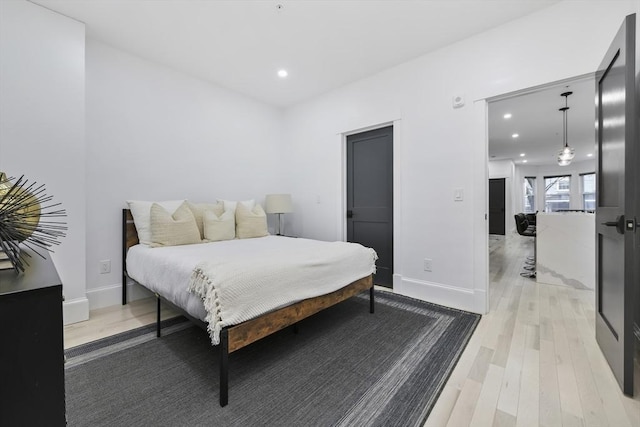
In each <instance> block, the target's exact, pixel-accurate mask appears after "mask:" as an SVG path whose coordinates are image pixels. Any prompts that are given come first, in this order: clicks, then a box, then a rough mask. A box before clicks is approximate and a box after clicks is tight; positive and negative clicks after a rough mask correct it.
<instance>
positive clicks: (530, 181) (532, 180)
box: [522, 176, 536, 213]
mask: <svg viewBox="0 0 640 427" xmlns="http://www.w3.org/2000/svg"><path fill="white" fill-rule="evenodd" d="M522 194H524V203H523V206H524V212H525V213H533V212H535V211H536V177H535V176H525V177H524V186H523V189H522Z"/></svg>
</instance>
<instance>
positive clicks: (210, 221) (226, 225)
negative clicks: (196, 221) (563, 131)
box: [203, 209, 236, 242]
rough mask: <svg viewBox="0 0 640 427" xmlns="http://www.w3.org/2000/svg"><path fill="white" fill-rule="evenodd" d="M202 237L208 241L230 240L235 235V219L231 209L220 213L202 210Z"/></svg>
mask: <svg viewBox="0 0 640 427" xmlns="http://www.w3.org/2000/svg"><path fill="white" fill-rule="evenodd" d="M203 222H204V238H205V239H206V240H208V241H210V242H218V241H220V240H232V239H235V237H236V221H235V216H234V213H233V212H232V211H226V212H223V213H221V214H220V215H218V214H216V212H214V211H212V210H208V209H207V210H205V211H204V218H203Z"/></svg>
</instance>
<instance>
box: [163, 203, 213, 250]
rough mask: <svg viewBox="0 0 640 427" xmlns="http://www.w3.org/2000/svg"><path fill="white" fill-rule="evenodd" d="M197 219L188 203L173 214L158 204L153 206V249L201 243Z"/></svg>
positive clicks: (183, 204)
mask: <svg viewBox="0 0 640 427" xmlns="http://www.w3.org/2000/svg"><path fill="white" fill-rule="evenodd" d="M201 241H202V239H201V238H200V231H199V230H198V225H197V224H196V218H195V217H194V216H193V213H192V212H191V209H189V206H188V205H187V203H186V202H184V203H182V204H181V205H180V207H179V208H178V209H177V210H176V211H175V212H174V213H173V215H172V214H170V213H169V212H167V210H166V209H165V208H163V207H162V206H160V205H159V204H157V203H154V204H152V205H151V247H158V246H177V245H190V244H193V243H200V242H201Z"/></svg>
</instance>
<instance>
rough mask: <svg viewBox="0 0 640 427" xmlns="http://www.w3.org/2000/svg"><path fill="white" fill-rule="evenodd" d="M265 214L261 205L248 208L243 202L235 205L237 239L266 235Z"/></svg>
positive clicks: (267, 233)
mask: <svg viewBox="0 0 640 427" xmlns="http://www.w3.org/2000/svg"><path fill="white" fill-rule="evenodd" d="M268 235H269V232H268V231H267V214H266V213H264V209H262V206H260V205H256V206H255V207H254V208H253V209H252V210H249V208H248V207H247V206H245V205H244V204H243V203H238V206H237V207H236V236H237V237H238V238H239V239H248V238H251V237H263V236H268Z"/></svg>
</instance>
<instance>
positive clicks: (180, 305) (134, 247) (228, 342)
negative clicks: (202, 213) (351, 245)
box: [122, 209, 375, 406]
mask: <svg viewBox="0 0 640 427" xmlns="http://www.w3.org/2000/svg"><path fill="white" fill-rule="evenodd" d="M260 239H262V240H260ZM122 240H123V247H122V265H123V271H122V284H123V286H122V304H123V305H124V304H126V303H127V279H128V278H132V279H133V280H135V281H136V283H139V284H140V285H142V286H144V287H145V288H147V289H149V290H151V291H152V292H153V293H154V294H155V296H156V298H157V322H156V331H157V336H158V337H160V336H161V323H160V310H161V302H164V303H166V304H169V305H170V306H172V307H174V308H175V309H176V310H177V311H179V312H181V313H182V314H184V315H185V316H186V317H187V318H188V319H190V320H191V321H192V322H194V323H195V324H196V325H198V326H200V327H201V328H203V329H205V330H207V331H208V332H209V334H210V337H211V340H212V344H213V345H215V346H216V347H217V348H218V350H219V355H220V358H219V362H220V363H219V364H220V366H219V372H220V396H219V397H220V406H226V405H227V404H228V400H229V397H228V396H229V392H228V389H229V382H228V379H229V372H228V358H229V355H230V354H231V353H233V352H234V351H237V350H239V349H241V348H243V347H245V346H247V345H249V344H251V343H253V342H255V341H257V340H259V339H261V338H264V337H266V336H268V335H270V334H272V333H274V332H277V331H279V330H281V329H284V328H286V327H289V326H293V327H294V330H297V329H295V328H296V324H297V322H299V321H300V320H302V319H304V318H306V317H309V316H311V315H313V314H315V313H317V312H319V311H321V310H323V309H325V308H328V307H331V306H333V305H335V304H338V303H340V302H342V301H344V300H346V299H348V298H350V297H352V296H355V295H357V294H359V293H361V292H363V291H366V290H368V291H369V310H370V312H371V313H373V312H374V293H373V278H372V273H371V272H367V273H366V274H362V273H361V271H363V270H362V269H360V270H358V269H357V268H356V270H354V271H353V272H350V274H352V275H355V276H358V277H354V278H351V279H348V280H349V281H348V284H346V285H343V284H340V285H336V284H335V283H334V284H332V285H331V286H332V287H331V286H329V285H327V286H329V287H324V288H323V287H322V286H320V287H319V288H318V290H317V291H314V292H316V293H317V292H321V294H320V295H315V294H314V296H310V297H307V298H302V299H299V300H295V301H287V302H284V303H283V301H280V300H275V301H273V302H272V303H271V305H269V304H267V305H265V306H264V307H263V306H262V305H261V304H256V306H255V307H253V306H252V305H251V304H252V302H251V301H249V302H248V303H247V304H249V305H248V306H247V307H246V309H243V310H240V309H238V310H236V309H233V310H227V311H223V312H222V315H221V313H220V312H217V313H212V311H213V310H207V309H205V305H208V306H210V307H209V308H211V305H212V304H211V301H209V300H207V299H206V298H205V301H206V302H203V300H202V298H203V297H204V295H203V294H201V295H196V294H195V293H197V292H195V290H196V289H194V288H193V287H192V289H191V291H192V292H188V291H187V286H186V284H185V285H183V286H179V287H176V286H172V283H173V282H183V281H184V280H187V279H186V278H187V276H189V275H191V279H193V278H194V277H195V278H197V277H198V274H197V272H198V270H199V269H198V268H195V267H196V266H201V265H202V263H200V262H198V260H196V259H193V258H194V256H195V255H194V254H195V253H198V254H200V253H201V252H200V251H201V250H204V251H205V253H207V256H215V255H216V254H218V253H219V252H216V251H223V252H227V253H239V252H240V251H242V250H244V249H243V247H242V246H241V245H245V243H243V242H238V241H231V242H227V243H225V244H221V245H218V243H221V242H216V243H203V244H197V245H184V247H181V248H178V247H176V248H147V247H145V245H139V244H138V243H139V242H138V233H137V230H136V227H135V224H134V221H133V217H132V215H131V211H130V210H129V209H123V210H122ZM245 240H246V241H251V242H247V244H248V245H249V246H245V247H244V248H247V252H248V253H251V252H253V251H258V250H262V249H260V246H261V245H276V246H277V247H278V246H282V247H287V246H289V245H297V246H305V245H311V244H312V243H311V242H312V241H307V239H292V238H286V237H277V236H269V237H261V238H259V239H245ZM295 240H299V241H298V242H294V241H295ZM187 246H189V247H187ZM270 247H271V246H270ZM207 251H209V252H207ZM374 254H375V253H374ZM151 256H153V257H157V258H159V260H158V261H157V262H156V264H155V265H153V264H152V265H151V266H146V267H144V268H143V267H142V266H143V265H146V264H145V262H146V261H145V262H143V260H144V259H145V257H151ZM197 256H203V255H197ZM235 261H236V260H233V258H232V261H230V262H235ZM271 264H273V259H271V258H268V259H267V260H265V265H271ZM205 265H206V264H205ZM230 265H234V264H230ZM236 267H237V266H236V265H234V268H236ZM325 267H326V266H325ZM373 268H374V269H375V266H374V267H373ZM319 271H321V272H322V271H325V272H326V271H327V270H326V268H325V270H322V269H319ZM276 273H277V272H275V271H271V272H269V273H268V275H265V277H264V278H263V279H264V280H265V281H266V282H273V283H274V284H278V285H280V282H281V281H280V280H273V279H272V278H273V277H277V276H274V275H275V274H276ZM360 276H361V277H360ZM159 277H162V278H163V279H162V280H160V279H159ZM345 277H349V276H348V275H347V276H345ZM344 280H347V279H343V281H344ZM309 281H310V282H314V283H319V284H321V283H322V282H323V281H324V277H323V275H322V274H319V275H314V276H309ZM327 281H328V282H332V283H333V282H335V280H334V279H333V278H328V279H327ZM145 282H146V283H145ZM160 282H166V283H163V284H161V283H160ZM282 282H285V281H284V280H282ZM194 283H198V282H197V280H195V281H194ZM283 286H284V285H283ZM336 286H339V287H338V288H337V289H333V288H335V287H336ZM327 289H329V290H330V291H327ZM304 292H307V291H304ZM241 294H243V295H244V294H246V292H242V293H241ZM303 295H304V294H303ZM216 297H217V295H216ZM260 300H261V301H262V299H261V298H260ZM265 304H266V302H265ZM270 307H272V308H270ZM237 312H240V314H237ZM256 313H258V314H256ZM227 315H228V318H229V319H230V321H226V319H227ZM213 318H217V319H218V320H217V323H216V322H214V321H213V320H212V319H213Z"/></svg>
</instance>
